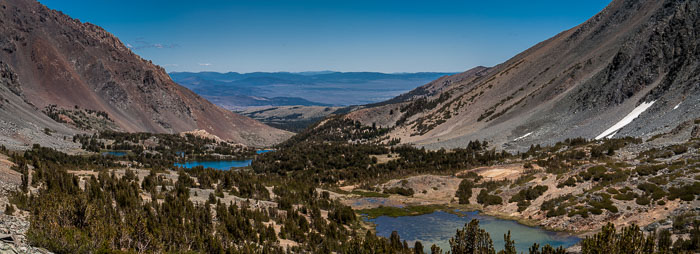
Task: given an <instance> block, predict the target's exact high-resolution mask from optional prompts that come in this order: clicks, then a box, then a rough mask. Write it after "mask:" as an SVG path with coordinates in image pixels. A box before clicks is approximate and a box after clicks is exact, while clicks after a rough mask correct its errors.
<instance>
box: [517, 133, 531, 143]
mask: <svg viewBox="0 0 700 254" xmlns="http://www.w3.org/2000/svg"><path fill="white" fill-rule="evenodd" d="M530 134H532V132H528V133H527V134H525V135H522V136H520V137H519V138H516V139H513V141H518V140H521V139H524V138H526V137H527V136H530Z"/></svg>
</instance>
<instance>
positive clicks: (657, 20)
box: [347, 0, 700, 151]
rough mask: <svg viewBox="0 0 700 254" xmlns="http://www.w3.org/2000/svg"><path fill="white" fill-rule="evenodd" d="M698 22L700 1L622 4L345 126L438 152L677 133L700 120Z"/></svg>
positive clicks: (625, 0) (628, 0) (361, 113)
mask: <svg viewBox="0 0 700 254" xmlns="http://www.w3.org/2000/svg"><path fill="white" fill-rule="evenodd" d="M698 13H700V3H699V1H687V0H686V1H676V0H663V1H662V0H658V1H651V0H649V1H645V0H614V1H612V3H610V5H609V6H607V8H605V9H604V10H603V11H601V12H600V13H598V14H597V15H595V16H594V17H592V18H591V19H590V20H588V21H586V22H584V23H583V24H581V25H578V26H576V27H574V28H572V29H569V30H567V31H563V32H561V33H559V34H558V35H556V36H554V37H552V38H550V39H548V40H545V41H543V42H541V43H538V44H537V45H535V46H533V47H532V48H530V49H528V50H526V51H524V52H522V53H520V54H518V55H516V56H514V57H513V58H511V59H510V60H508V61H506V62H504V63H502V64H499V65H497V66H494V67H476V68H473V69H471V70H469V71H466V72H463V73H459V74H456V75H452V76H449V77H443V78H440V79H437V80H435V81H433V82H431V83H430V84H427V85H425V86H422V87H419V88H417V89H415V90H413V91H411V92H409V93H406V94H403V95H401V96H398V97H396V98H394V99H392V100H389V101H385V102H382V103H376V104H373V105H368V106H366V108H364V109H360V110H356V111H354V112H351V113H350V114H349V115H348V116H347V117H349V118H351V119H355V120H359V121H361V122H363V123H364V124H366V125H377V126H381V127H387V128H391V131H390V134H389V136H390V137H391V138H399V139H401V142H402V143H410V144H415V145H418V146H424V147H427V148H432V149H439V148H455V147H465V146H466V145H467V144H468V142H469V141H471V140H477V139H478V140H488V141H489V143H491V144H492V145H493V146H494V147H497V148H502V149H506V150H517V151H523V150H525V149H527V148H528V147H529V146H530V145H532V144H553V143H555V142H557V141H562V140H564V139H566V138H575V137H585V138H590V139H593V138H596V139H600V138H605V137H624V136H634V137H646V138H649V137H652V136H654V135H656V134H658V133H664V132H669V131H673V130H674V128H676V127H678V126H679V125H683V124H685V125H687V123H688V122H690V124H691V125H692V121H693V119H696V118H698V117H700V35H699V34H698V31H700V17H698ZM698 133H700V130H698V129H697V128H696V129H695V130H693V131H692V136H698ZM687 135H691V133H688V134H687Z"/></svg>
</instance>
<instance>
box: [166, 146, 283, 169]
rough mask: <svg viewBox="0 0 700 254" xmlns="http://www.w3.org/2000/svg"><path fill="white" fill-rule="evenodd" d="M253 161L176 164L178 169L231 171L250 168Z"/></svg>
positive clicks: (258, 151) (264, 151) (257, 152)
mask: <svg viewBox="0 0 700 254" xmlns="http://www.w3.org/2000/svg"><path fill="white" fill-rule="evenodd" d="M273 151H275V150H257V151H255V153H256V154H263V153H267V152H273ZM252 162H253V160H223V161H188V162H185V163H175V166H176V167H185V168H193V167H197V166H202V167H204V168H213V169H219V170H229V169H231V168H242V167H247V166H250V164H251V163H252Z"/></svg>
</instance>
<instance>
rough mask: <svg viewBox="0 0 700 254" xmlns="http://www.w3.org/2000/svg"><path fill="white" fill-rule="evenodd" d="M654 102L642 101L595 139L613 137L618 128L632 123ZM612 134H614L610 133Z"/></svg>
mask: <svg viewBox="0 0 700 254" xmlns="http://www.w3.org/2000/svg"><path fill="white" fill-rule="evenodd" d="M654 102H656V101H651V102H642V104H640V105H639V106H637V107H636V108H634V109H633V110H632V112H630V113H629V114H627V115H626V116H625V117H624V118H622V120H620V121H619V122H617V123H616V124H615V125H613V126H612V127H610V128H609V129H607V130H605V131H604V132H603V133H601V134H600V135H598V136H597V137H595V139H596V140H600V139H603V138H605V137H612V136H613V135H615V134H616V132H617V131H618V130H620V129H622V127H625V126H626V125H628V124H629V123H631V122H632V121H633V120H634V119H635V118H637V117H638V116H639V115H641V114H642V113H644V111H646V110H647V109H648V108H649V107H651V105H654ZM610 134H613V135H610Z"/></svg>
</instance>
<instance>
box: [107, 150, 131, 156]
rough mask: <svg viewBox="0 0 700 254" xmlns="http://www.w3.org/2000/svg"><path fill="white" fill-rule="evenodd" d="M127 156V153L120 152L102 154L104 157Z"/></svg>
mask: <svg viewBox="0 0 700 254" xmlns="http://www.w3.org/2000/svg"><path fill="white" fill-rule="evenodd" d="M126 154H127V153H126V152H120V151H109V152H102V156H107V155H111V156H117V157H121V156H126Z"/></svg>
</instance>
